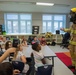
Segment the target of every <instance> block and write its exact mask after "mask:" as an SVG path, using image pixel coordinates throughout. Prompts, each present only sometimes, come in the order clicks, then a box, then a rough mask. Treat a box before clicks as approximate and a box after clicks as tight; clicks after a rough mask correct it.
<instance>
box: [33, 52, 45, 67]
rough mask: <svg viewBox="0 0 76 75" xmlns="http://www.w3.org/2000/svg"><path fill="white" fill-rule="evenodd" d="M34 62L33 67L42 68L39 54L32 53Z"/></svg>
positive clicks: (40, 54) (41, 56)
mask: <svg viewBox="0 0 76 75" xmlns="http://www.w3.org/2000/svg"><path fill="white" fill-rule="evenodd" d="M33 55H34V60H35V67H36V68H37V67H39V66H43V63H42V61H41V60H42V59H43V58H44V56H43V54H42V53H41V52H37V51H33Z"/></svg>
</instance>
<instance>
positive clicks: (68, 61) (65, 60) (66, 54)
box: [56, 52, 74, 71]
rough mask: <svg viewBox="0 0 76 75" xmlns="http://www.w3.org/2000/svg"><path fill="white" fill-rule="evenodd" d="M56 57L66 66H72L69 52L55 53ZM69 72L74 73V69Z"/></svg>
mask: <svg viewBox="0 0 76 75" xmlns="http://www.w3.org/2000/svg"><path fill="white" fill-rule="evenodd" d="M56 55H57V57H58V58H59V59H60V60H61V61H62V62H63V63H64V64H65V65H66V66H69V65H72V61H71V56H70V53H69V52H60V53H56ZM71 70H72V71H74V69H71Z"/></svg>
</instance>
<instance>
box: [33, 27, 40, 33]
mask: <svg viewBox="0 0 76 75" xmlns="http://www.w3.org/2000/svg"><path fill="white" fill-rule="evenodd" d="M32 34H39V26H33V28H32Z"/></svg>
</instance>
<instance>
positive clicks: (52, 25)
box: [42, 14, 66, 34]
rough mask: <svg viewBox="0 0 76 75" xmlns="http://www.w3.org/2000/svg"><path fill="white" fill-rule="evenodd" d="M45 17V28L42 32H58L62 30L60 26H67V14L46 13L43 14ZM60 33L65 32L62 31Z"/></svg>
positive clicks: (43, 17)
mask: <svg viewBox="0 0 76 75" xmlns="http://www.w3.org/2000/svg"><path fill="white" fill-rule="evenodd" d="M42 19H43V27H42V28H43V29H42V32H43V33H45V32H52V33H53V34H55V33H56V30H60V28H65V24H66V15H52V14H51V15H46V14H44V15H43V16H42ZM60 33H61V34H62V33H64V32H63V31H60Z"/></svg>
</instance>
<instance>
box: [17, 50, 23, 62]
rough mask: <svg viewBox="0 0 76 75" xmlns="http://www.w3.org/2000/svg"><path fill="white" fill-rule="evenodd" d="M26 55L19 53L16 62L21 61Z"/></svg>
mask: <svg viewBox="0 0 76 75" xmlns="http://www.w3.org/2000/svg"><path fill="white" fill-rule="evenodd" d="M23 55H24V54H23V53H22V52H21V51H18V54H17V57H16V61H21V56H23Z"/></svg>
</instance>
